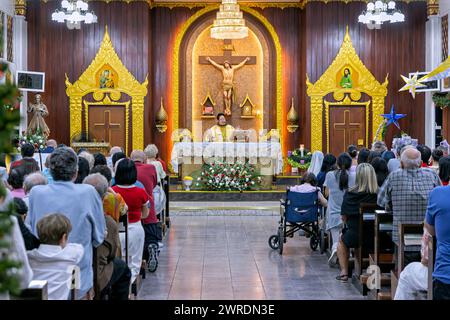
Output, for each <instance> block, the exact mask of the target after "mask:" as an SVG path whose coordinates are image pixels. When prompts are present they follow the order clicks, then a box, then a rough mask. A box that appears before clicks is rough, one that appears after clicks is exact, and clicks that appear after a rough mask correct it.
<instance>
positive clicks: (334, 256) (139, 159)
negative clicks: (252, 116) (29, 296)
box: [0, 140, 450, 300]
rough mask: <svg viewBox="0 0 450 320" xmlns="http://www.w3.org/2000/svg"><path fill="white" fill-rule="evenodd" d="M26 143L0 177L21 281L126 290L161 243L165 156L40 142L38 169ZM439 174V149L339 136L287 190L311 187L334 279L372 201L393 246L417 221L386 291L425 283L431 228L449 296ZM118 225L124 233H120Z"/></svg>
mask: <svg viewBox="0 0 450 320" xmlns="http://www.w3.org/2000/svg"><path fill="white" fill-rule="evenodd" d="M33 152H34V147H33V146H31V145H26V144H25V145H23V146H21V159H20V160H16V161H14V162H12V163H11V165H10V171H9V173H8V174H3V176H2V179H3V183H4V184H5V186H7V188H8V192H7V194H6V196H4V197H3V198H2V199H1V202H2V203H1V206H2V208H5V207H6V206H7V205H8V204H9V203H13V204H14V206H15V208H16V213H17V219H16V222H17V228H18V229H20V234H21V236H20V239H18V241H17V242H18V243H19V242H20V243H23V248H22V253H21V254H20V253H19V254H18V256H21V257H22V258H23V262H24V267H23V269H22V286H23V287H24V288H26V286H27V283H29V282H30V281H31V280H46V281H48V297H49V299H62V300H66V299H120V300H127V299H129V297H130V292H131V291H130V290H131V289H130V288H131V287H132V284H133V283H134V282H135V281H136V279H137V277H139V274H140V273H141V272H142V268H143V267H144V268H145V267H147V268H150V266H149V264H150V263H151V261H152V259H153V258H154V257H153V255H154V254H155V252H153V251H152V250H150V249H151V248H154V247H155V246H156V248H157V250H159V247H161V246H162V245H163V244H162V243H161V240H162V236H161V223H160V214H161V210H162V207H163V206H165V204H162V201H163V202H164V201H165V194H164V190H162V185H163V182H164V179H165V177H166V175H167V166H166V164H165V162H164V161H163V160H161V159H160V158H159V157H158V149H157V147H156V146H155V145H149V146H147V147H146V148H145V150H134V151H132V153H131V154H130V157H127V156H126V154H125V153H124V152H123V151H122V149H121V148H119V147H113V148H112V149H111V150H110V153H109V157H105V156H103V155H102V154H100V153H96V154H91V153H89V152H88V151H86V150H80V151H79V152H78V155H77V154H76V153H75V151H74V150H73V149H71V148H69V147H66V146H64V145H59V146H58V145H57V144H56V141H54V140H48V143H47V149H46V150H45V152H48V153H50V155H49V156H48V157H47V158H46V161H45V168H44V169H43V170H42V171H41V170H40V167H39V164H38V163H37V162H36V161H35V160H34V159H33ZM449 180H450V156H449V155H448V150H447V149H446V148H443V147H438V148H436V149H434V150H431V149H430V148H429V147H427V146H425V145H417V146H413V145H407V144H400V145H398V146H396V148H394V149H393V151H389V150H388V149H387V147H386V145H385V144H384V142H380V141H377V142H375V143H374V144H373V145H372V148H371V149H370V150H369V149H366V148H362V149H360V150H358V148H357V147H355V146H353V145H351V146H349V147H348V150H347V152H344V153H342V154H340V155H338V156H337V157H336V156H335V155H332V154H326V155H324V154H323V153H322V152H320V151H316V152H314V153H313V155H312V160H311V165H310V166H309V168H308V170H307V172H306V173H305V174H304V176H303V178H302V183H301V184H300V185H297V186H292V187H290V191H293V192H301V193H308V192H315V191H319V202H320V204H321V206H323V207H324V208H326V216H325V217H326V224H325V229H326V231H327V233H328V234H329V237H330V239H331V241H330V250H331V254H330V257H329V260H328V262H329V265H330V266H337V267H339V270H340V272H339V274H338V275H337V277H336V280H337V281H339V282H347V281H349V279H350V278H351V274H349V260H350V259H351V257H352V256H353V251H352V249H354V248H357V247H358V246H359V241H360V238H359V234H360V230H359V228H360V224H359V214H360V206H361V205H362V204H373V205H375V206H378V207H379V208H380V209H384V210H385V211H386V212H389V213H392V216H393V228H392V235H391V236H392V241H393V242H394V243H395V244H396V245H397V246H396V248H398V243H399V231H398V230H399V227H400V226H401V224H405V223H416V224H420V223H423V237H422V245H421V248H419V249H418V250H416V251H411V252H406V253H405V267H404V268H403V270H401V273H400V277H399V280H398V285H397V288H396V292H395V296H393V297H392V298H393V299H396V300H411V299H414V297H415V293H417V292H420V291H426V290H427V287H428V283H427V279H428V271H429V267H428V247H429V246H428V243H429V241H430V239H432V237H435V239H436V241H437V243H436V247H437V253H436V259H435V263H434V268H433V274H432V276H433V298H434V299H450V246H449V243H450V238H449V235H450V229H449V228H450V225H449V224H448V222H447V221H448V216H449V215H450V204H449V202H448V201H446V199H447V198H448V197H450V189H449V188H448V183H449ZM0 209H1V208H0ZM124 225H126V226H127V228H128V232H127V233H126V234H125V233H124V232H120V229H121V227H123V226H124ZM15 236H16V237H17V234H15ZM17 248H19V249H18V250H19V251H20V246H17ZM394 256H395V254H394ZM145 264H147V266H145ZM77 268H78V269H77ZM74 270H79V279H78V281H79V288H78V289H79V290H78V294H77V296H76V297H74V296H73V294H74V293H73V290H70V288H71V283H72V281H74V280H73V273H74Z"/></svg>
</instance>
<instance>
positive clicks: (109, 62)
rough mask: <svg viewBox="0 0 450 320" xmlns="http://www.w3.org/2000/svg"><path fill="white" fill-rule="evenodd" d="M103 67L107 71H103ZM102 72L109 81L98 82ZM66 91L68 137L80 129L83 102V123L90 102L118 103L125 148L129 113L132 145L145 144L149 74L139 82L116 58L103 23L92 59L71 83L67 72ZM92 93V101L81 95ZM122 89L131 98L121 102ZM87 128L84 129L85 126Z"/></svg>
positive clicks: (127, 138) (140, 145)
mask: <svg viewBox="0 0 450 320" xmlns="http://www.w3.org/2000/svg"><path fill="white" fill-rule="evenodd" d="M105 70H108V72H106V73H104V71H105ZM102 74H105V75H107V76H108V77H110V79H109V81H103V82H101V80H100V77H101V75H102ZM65 83H66V94H67V96H68V97H69V100H70V106H69V110H70V137H71V138H72V137H74V136H75V135H76V134H79V133H81V132H82V120H83V119H82V113H83V106H84V111H85V121H86V125H87V123H88V112H87V111H88V108H89V105H105V106H106V105H109V106H110V105H121V106H124V107H125V112H126V119H125V121H126V122H125V123H126V130H125V139H126V140H125V141H126V150H127V152H128V140H129V130H128V127H129V125H128V123H129V113H130V109H131V116H132V125H131V127H132V148H133V149H143V147H144V97H145V96H146V95H147V85H148V76H147V77H146V79H145V81H144V82H143V83H139V82H138V81H137V80H136V78H135V77H134V76H133V75H132V74H131V73H130V72H129V71H128V69H127V68H126V67H125V66H124V64H123V63H122V61H121V60H120V59H119V56H118V55H117V53H116V51H115V50H114V47H113V45H112V42H111V39H110V37H109V34H108V27H105V36H104V37H103V41H102V43H101V45H100V49H99V50H98V52H97V54H96V56H95V58H94V60H93V61H92V62H91V64H90V65H89V67H88V68H87V69H86V70H85V71H84V72H83V74H82V75H81V76H80V78H79V79H78V80H77V81H75V82H74V83H73V84H72V83H70V81H69V78H68V77H67V74H66V81H65ZM90 93H92V97H93V99H94V101H93V102H87V101H86V100H84V99H83V97H85V96H86V95H88V94H90ZM122 93H124V94H126V95H128V96H130V97H131V101H125V102H122V101H120V100H121V96H122ZM86 131H87V129H86Z"/></svg>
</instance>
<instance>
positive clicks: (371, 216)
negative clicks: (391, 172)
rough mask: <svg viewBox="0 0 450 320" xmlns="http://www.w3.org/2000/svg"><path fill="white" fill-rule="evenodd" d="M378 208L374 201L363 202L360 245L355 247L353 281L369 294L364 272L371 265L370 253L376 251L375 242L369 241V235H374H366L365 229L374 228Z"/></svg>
mask: <svg viewBox="0 0 450 320" xmlns="http://www.w3.org/2000/svg"><path fill="white" fill-rule="evenodd" d="M376 209H379V207H378V205H377V204H374V203H361V205H360V208H359V213H360V214H359V235H358V238H359V239H358V243H359V246H358V247H357V248H354V257H355V258H354V271H353V275H352V283H353V285H354V286H355V287H356V288H357V289H358V290H359V291H360V292H361V294H362V295H367V292H368V289H367V286H366V282H367V276H366V275H364V274H363V270H364V269H365V268H367V266H368V265H369V254H370V253H373V251H374V246H373V243H369V242H370V241H367V237H368V236H372V239H373V235H365V234H364V230H367V229H368V228H370V229H371V230H373V224H374V221H375V210H376Z"/></svg>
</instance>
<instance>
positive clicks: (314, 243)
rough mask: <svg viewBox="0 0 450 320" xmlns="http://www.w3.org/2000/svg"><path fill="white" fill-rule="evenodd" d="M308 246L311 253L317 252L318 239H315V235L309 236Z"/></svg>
mask: <svg viewBox="0 0 450 320" xmlns="http://www.w3.org/2000/svg"><path fill="white" fill-rule="evenodd" d="M309 246H310V248H311V250H312V251H316V250H317V247H318V246H319V238H318V237H317V235H315V234H313V235H311V238H310V239H309Z"/></svg>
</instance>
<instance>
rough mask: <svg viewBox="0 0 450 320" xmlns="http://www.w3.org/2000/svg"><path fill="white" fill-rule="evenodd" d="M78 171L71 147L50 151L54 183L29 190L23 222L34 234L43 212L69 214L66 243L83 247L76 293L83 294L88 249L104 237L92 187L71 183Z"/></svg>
mask: <svg viewBox="0 0 450 320" xmlns="http://www.w3.org/2000/svg"><path fill="white" fill-rule="evenodd" d="M77 171H78V157H77V155H76V154H75V152H74V151H73V150H72V149H71V148H67V147H62V148H57V149H55V151H53V153H52V156H51V158H50V173H51V175H52V177H53V180H54V183H53V184H51V185H44V186H42V185H41V186H35V187H34V188H33V189H32V190H31V192H30V198H29V203H30V206H29V213H28V215H27V218H26V222H27V225H29V226H30V227H31V231H32V232H33V234H34V235H36V236H37V228H36V226H37V223H38V221H39V220H40V219H41V218H42V217H44V216H45V215H48V214H51V213H61V214H63V215H65V216H66V217H67V218H69V220H70V222H71V224H72V232H71V233H70V234H69V239H68V240H69V243H79V244H81V245H82V246H83V247H84V256H83V258H82V259H81V261H80V263H79V267H80V288H79V297H80V298H85V297H90V295H87V294H88V293H89V291H90V289H91V288H92V287H93V277H94V274H93V268H92V249H93V247H98V246H99V245H100V244H101V243H102V242H103V240H104V237H105V231H106V226H105V218H104V216H103V205H102V201H101V199H100V196H99V195H98V193H97V191H95V189H94V187H92V186H91V185H87V184H74V183H73V181H74V180H75V179H76V176H77Z"/></svg>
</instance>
